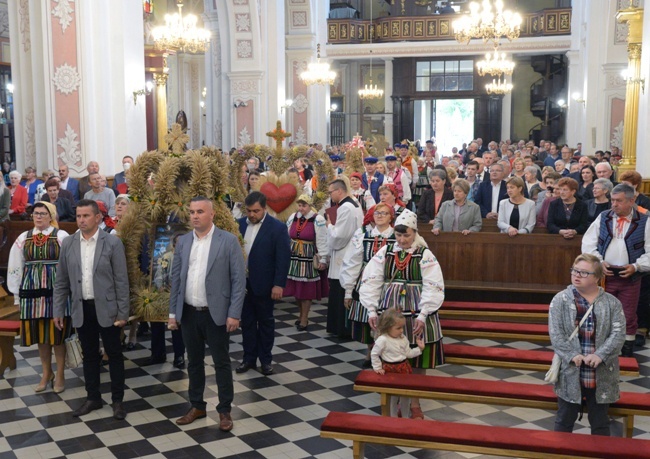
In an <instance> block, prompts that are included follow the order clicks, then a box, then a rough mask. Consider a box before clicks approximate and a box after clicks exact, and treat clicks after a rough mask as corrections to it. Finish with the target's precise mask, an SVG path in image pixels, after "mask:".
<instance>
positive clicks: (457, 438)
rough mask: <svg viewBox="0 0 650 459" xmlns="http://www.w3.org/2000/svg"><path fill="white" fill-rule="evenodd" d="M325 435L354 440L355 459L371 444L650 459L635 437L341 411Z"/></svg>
mask: <svg viewBox="0 0 650 459" xmlns="http://www.w3.org/2000/svg"><path fill="white" fill-rule="evenodd" d="M320 436H321V437H323V438H337V439H341V440H350V441H352V456H353V457H354V459H362V458H363V457H364V447H365V444H366V443H375V444H380V445H392V446H403V447H408V448H424V449H435V450H440V451H456V452H459V453H473V454H490V455H494V456H504V457H525V458H534V459H559V458H562V459H567V458H578V457H579V458H602V459H621V458H626V459H647V458H648V451H650V440H640V439H636V438H616V437H599V436H596V435H590V436H586V435H582V436H581V435H576V434H572V433H564V432H547V431H541V430H532V429H518V428H512V427H494V426H482V425H476V424H464V423H458V422H441V421H422V420H419V419H405V418H389V417H384V416H374V415H367V414H352V413H337V412H331V413H329V414H328V415H327V417H326V418H325V420H324V421H323V424H322V425H321V432H320ZM582 437H584V438H582Z"/></svg>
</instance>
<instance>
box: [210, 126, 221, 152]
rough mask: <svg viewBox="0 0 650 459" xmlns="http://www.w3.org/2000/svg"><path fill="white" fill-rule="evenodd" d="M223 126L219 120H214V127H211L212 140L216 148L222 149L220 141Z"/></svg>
mask: <svg viewBox="0 0 650 459" xmlns="http://www.w3.org/2000/svg"><path fill="white" fill-rule="evenodd" d="M222 129H223V124H222V123H221V120H215V122H214V126H212V140H213V142H214V144H215V145H216V146H217V147H218V148H223V146H222V140H223V133H222Z"/></svg>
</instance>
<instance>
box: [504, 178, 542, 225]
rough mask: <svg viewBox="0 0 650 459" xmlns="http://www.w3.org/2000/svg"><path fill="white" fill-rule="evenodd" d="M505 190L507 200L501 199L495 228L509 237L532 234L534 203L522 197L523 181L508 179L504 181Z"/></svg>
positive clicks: (534, 217) (535, 216)
mask: <svg viewBox="0 0 650 459" xmlns="http://www.w3.org/2000/svg"><path fill="white" fill-rule="evenodd" d="M506 190H507V192H508V199H503V200H502V201H501V203H500V204H499V220H498V222H497V226H498V227H499V229H500V230H501V232H502V233H507V234H508V236H510V237H515V236H516V235H517V234H524V233H532V232H533V228H535V222H536V218H537V213H536V210H535V203H534V202H533V201H531V200H530V199H526V198H525V197H524V181H523V180H522V179H521V178H519V177H510V178H508V179H507V180H506Z"/></svg>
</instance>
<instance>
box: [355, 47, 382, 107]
mask: <svg viewBox="0 0 650 459" xmlns="http://www.w3.org/2000/svg"><path fill="white" fill-rule="evenodd" d="M382 97H384V90H383V89H379V88H377V85H376V84H374V85H373V84H372V50H370V84H367V85H365V87H364V88H363V89H359V99H362V100H364V99H381V98H382Z"/></svg>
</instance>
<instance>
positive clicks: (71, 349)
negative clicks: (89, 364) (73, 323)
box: [65, 333, 83, 368]
mask: <svg viewBox="0 0 650 459" xmlns="http://www.w3.org/2000/svg"><path fill="white" fill-rule="evenodd" d="M82 361H83V352H82V350H81V342H80V341H79V336H78V335H77V334H76V333H75V334H74V335H71V336H70V338H66V340H65V366H66V367H68V368H79V366H80V365H81V363H82Z"/></svg>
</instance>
